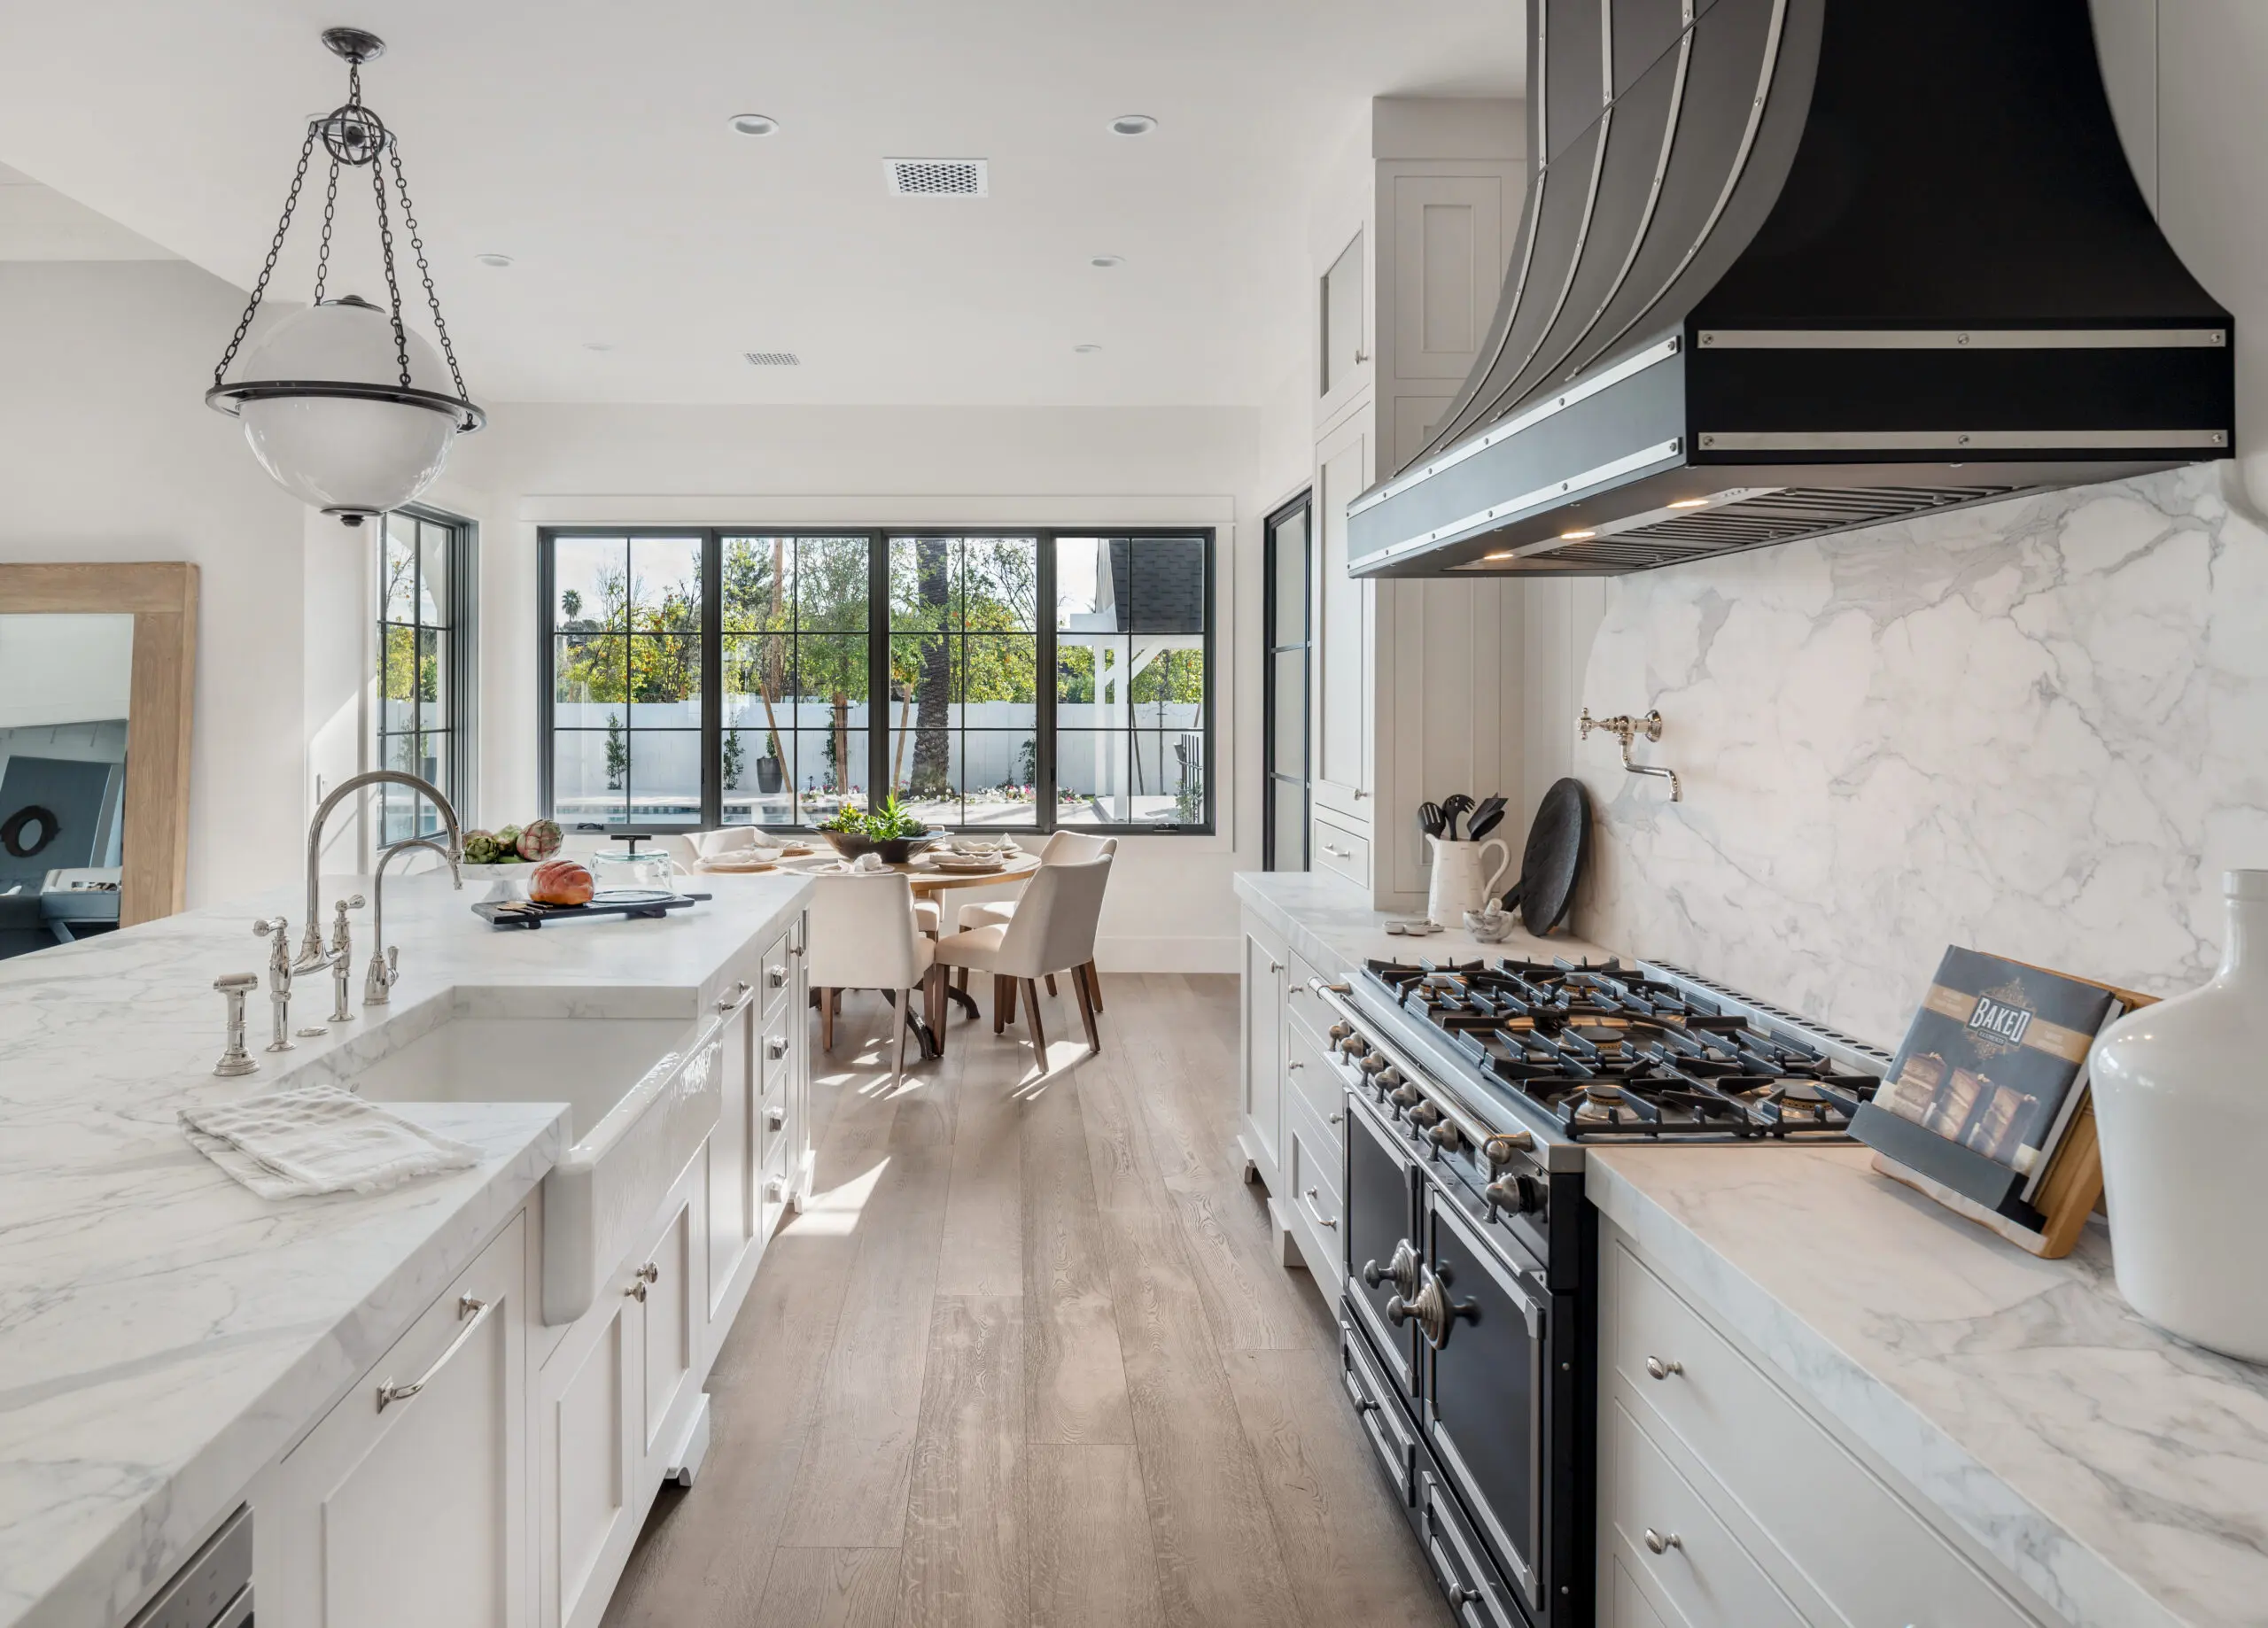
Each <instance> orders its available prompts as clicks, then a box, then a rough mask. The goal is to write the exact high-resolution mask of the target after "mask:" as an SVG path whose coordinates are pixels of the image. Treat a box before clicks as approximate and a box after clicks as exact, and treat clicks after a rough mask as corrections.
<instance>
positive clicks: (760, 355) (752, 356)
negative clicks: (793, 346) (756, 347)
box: [742, 351, 804, 368]
mask: <svg viewBox="0 0 2268 1628" xmlns="http://www.w3.org/2000/svg"><path fill="white" fill-rule="evenodd" d="M742 355H744V356H746V357H747V358H748V365H749V366H750V367H751V368H800V367H802V366H803V365H804V359H803V358H802V357H800V356H798V355H796V353H795V352H793V351H743V352H742Z"/></svg>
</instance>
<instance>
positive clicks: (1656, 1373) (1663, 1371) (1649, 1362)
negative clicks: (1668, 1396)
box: [1646, 1357, 1685, 1379]
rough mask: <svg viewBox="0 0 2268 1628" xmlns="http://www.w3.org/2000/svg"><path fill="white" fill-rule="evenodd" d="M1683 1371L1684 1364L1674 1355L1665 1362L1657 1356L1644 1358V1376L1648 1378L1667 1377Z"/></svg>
mask: <svg viewBox="0 0 2268 1628" xmlns="http://www.w3.org/2000/svg"><path fill="white" fill-rule="evenodd" d="M1683 1372H1685V1364H1684V1363H1682V1362H1680V1361H1677V1360H1676V1359H1675V1358H1674V1357H1673V1358H1672V1359H1671V1360H1670V1361H1667V1362H1665V1361H1662V1360H1661V1359H1660V1358H1659V1357H1648V1358H1647V1359H1646V1376H1647V1377H1648V1378H1650V1379H1667V1378H1668V1377H1669V1376H1671V1375H1672V1374H1682V1373H1683Z"/></svg>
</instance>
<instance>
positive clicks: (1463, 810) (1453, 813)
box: [1441, 792, 1472, 842]
mask: <svg viewBox="0 0 2268 1628" xmlns="http://www.w3.org/2000/svg"><path fill="white" fill-rule="evenodd" d="M1471 812H1472V798H1470V797H1468V796H1466V795H1464V793H1463V792H1459V793H1457V795H1456V796H1454V797H1450V798H1448V799H1446V800H1444V801H1443V802H1442V803H1441V818H1443V819H1445V820H1447V821H1448V822H1449V841H1452V842H1454V841H1456V840H1457V834H1456V822H1457V818H1458V816H1460V815H1464V814H1470V813H1471Z"/></svg>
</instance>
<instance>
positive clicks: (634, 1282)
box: [622, 1278, 646, 1306]
mask: <svg viewBox="0 0 2268 1628" xmlns="http://www.w3.org/2000/svg"><path fill="white" fill-rule="evenodd" d="M622 1292H623V1293H624V1294H625V1295H626V1296H627V1297H629V1298H630V1299H633V1300H635V1301H637V1302H638V1304H639V1305H641V1306H643V1305H645V1304H646V1285H645V1283H643V1282H642V1281H641V1280H640V1279H638V1278H633V1279H631V1280H630V1287H629V1288H627V1289H625V1290H624V1291H622Z"/></svg>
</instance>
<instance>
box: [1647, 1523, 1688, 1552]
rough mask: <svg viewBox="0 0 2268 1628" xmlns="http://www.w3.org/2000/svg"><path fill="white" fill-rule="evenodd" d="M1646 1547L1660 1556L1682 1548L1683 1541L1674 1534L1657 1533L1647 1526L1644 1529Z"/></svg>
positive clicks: (1683, 1545)
mask: <svg viewBox="0 0 2268 1628" xmlns="http://www.w3.org/2000/svg"><path fill="white" fill-rule="evenodd" d="M1646 1547H1648V1548H1650V1549H1651V1550H1652V1551H1653V1552H1654V1553H1655V1554H1663V1553H1666V1551H1668V1550H1670V1549H1682V1548H1684V1547H1685V1539H1682V1538H1681V1537H1679V1536H1678V1535H1677V1534H1676V1533H1675V1532H1667V1533H1664V1532H1658V1531H1655V1530H1654V1529H1653V1528H1652V1527H1651V1526H1649V1527H1648V1528H1646Z"/></svg>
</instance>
